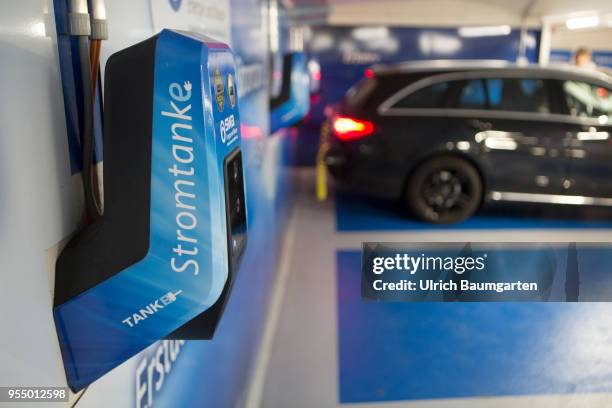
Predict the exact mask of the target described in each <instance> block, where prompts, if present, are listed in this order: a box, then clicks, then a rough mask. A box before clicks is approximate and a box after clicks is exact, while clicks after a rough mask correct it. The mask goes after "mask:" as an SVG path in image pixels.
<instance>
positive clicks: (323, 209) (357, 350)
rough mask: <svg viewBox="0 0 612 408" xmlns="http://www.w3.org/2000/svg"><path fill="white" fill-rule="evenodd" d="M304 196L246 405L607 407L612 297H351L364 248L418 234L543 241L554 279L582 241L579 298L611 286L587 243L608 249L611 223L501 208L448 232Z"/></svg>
mask: <svg viewBox="0 0 612 408" xmlns="http://www.w3.org/2000/svg"><path fill="white" fill-rule="evenodd" d="M302 178H303V179H302V180H301V182H300V183H299V185H300V186H313V185H314V177H313V174H311V173H309V172H307V171H305V172H304V173H303V174H302ZM302 190H303V191H301V192H300V193H299V196H298V199H297V203H296V207H295V210H294V211H295V212H294V214H293V216H292V220H293V221H292V224H291V226H290V227H289V231H288V237H287V240H286V242H287V243H286V247H285V250H284V255H283V259H281V263H280V264H281V266H280V270H279V277H278V282H279V283H278V285H277V287H275V289H274V293H273V295H272V301H271V310H272V312H271V316H272V317H271V318H270V319H268V322H267V323H266V324H267V326H266V328H265V332H264V340H263V343H264V346H263V349H264V350H265V352H264V353H261V356H260V357H261V358H260V361H259V362H258V367H259V369H260V370H261V372H263V373H264V374H263V375H262V377H263V379H262V380H261V390H260V392H256V393H255V395H259V396H260V397H259V402H260V404H259V405H254V406H262V407H266V408H277V407H278V408H285V407H292V408H311V407H317V408H340V407H343V408H347V407H349V408H400V407H401V408H432V407H435V408H485V407H486V408H490V407H496V408H510V407H513V408H514V407H535V408H552V407H555V408H556V407H566V406H571V407H573V408H578V407H580V408H599V407H609V406H612V303H514V304H510V303H469V304H468V303H452V304H450V303H446V304H443V303H410V304H409V303H384V302H373V301H365V300H361V297H360V249H361V245H362V242H363V241H380V242H388V241H407V242H419V241H420V240H426V241H427V242H432V241H440V242H444V241H447V242H448V241H455V242H457V241H461V242H463V241H469V240H472V241H479V242H508V241H515V242H551V243H552V244H551V248H553V249H554V250H555V251H556V252H557V253H558V254H559V256H558V257H557V259H558V260H557V265H556V270H557V271H562V272H563V271H565V270H566V268H565V264H564V262H565V259H566V258H565V257H564V256H563V254H564V253H566V251H567V245H566V244H565V245H564V244H563V243H565V242H573V241H579V242H585V244H584V245H585V247H588V251H592V253H591V254H590V255H589V256H588V257H583V258H579V261H580V267H584V268H588V269H589V270H597V273H592V274H590V276H589V277H588V279H587V277H584V279H581V281H580V282H581V292H580V293H581V296H582V295H584V296H587V297H588V293H590V292H589V291H597V290H600V289H601V288H602V287H604V286H605V287H606V288H608V290H609V285H600V284H598V282H599V280H601V279H603V280H605V279H608V277H609V276H610V274H609V271H608V270H606V269H603V268H601V266H602V265H605V264H609V261H604V260H603V259H604V258H606V257H610V256H612V255H610V253H609V252H608V251H602V250H601V248H599V244H592V243H593V242H606V241H609V237H610V236H612V221H607V220H606V219H605V217H599V218H591V219H590V220H589V221H582V220H581V219H580V218H579V217H575V218H574V219H573V220H571V221H566V222H562V221H559V220H558V219H555V218H554V217H549V218H546V219H545V220H544V221H538V220H537V219H536V218H535V217H533V218H528V217H526V216H525V213H523V216H521V215H520V214H519V215H515V214H514V213H513V212H512V211H511V210H507V209H506V210H499V211H498V212H497V213H495V215H491V213H490V212H488V211H487V212H484V213H483V214H481V215H480V216H479V217H478V218H476V219H474V220H470V221H467V222H466V223H464V224H463V225H460V226H456V227H454V229H453V232H452V234H451V233H449V232H447V231H448V230H447V229H445V228H442V227H432V226H427V225H423V224H420V223H417V222H415V221H411V220H410V219H409V218H404V217H403V216H402V215H401V213H398V212H395V209H394V208H392V205H391V207H390V204H388V203H387V204H384V203H376V202H371V201H366V202H363V201H359V200H353V199H351V197H350V196H347V195H339V196H337V197H335V196H334V195H333V194H332V195H331V197H330V199H329V200H328V201H325V202H323V203H319V202H317V201H316V199H315V198H314V192H313V191H312V189H309V188H305V187H303V188H302ZM379 204H380V205H379ZM541 211H546V210H541ZM549 212H550V211H549ZM591 216H593V214H591ZM487 217H489V218H487ZM609 219H610V220H612V217H610V218H609ZM501 221H503V222H501ZM504 223H505V224H504ZM504 225H505V226H506V227H505V228H504ZM543 225H544V226H545V227H546V228H544V227H543ZM555 242H557V243H559V244H554V243H555ZM586 242H590V244H586ZM555 245H558V247H555ZM555 248H556V249H555ZM608 280H609V279H608ZM559 282H561V283H559ZM559 282H556V283H555V284H559V285H561V287H559V288H557V289H558V290H560V291H561V292H563V291H564V289H563V288H564V283H563V282H564V281H563V279H562V278H560V280H559ZM266 339H267V340H266Z"/></svg>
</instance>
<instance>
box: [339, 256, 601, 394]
mask: <svg viewBox="0 0 612 408" xmlns="http://www.w3.org/2000/svg"><path fill="white" fill-rule="evenodd" d="M527 251H528V250H527ZM590 252H592V251H590ZM585 255H586V254H585ZM600 255H601V254H600ZM607 255H608V257H610V256H611V255H612V254H610V252H609V249H608V250H607ZM598 258H601V256H599V257H598ZM360 264H361V253H360V252H359V251H339V252H338V253H337V291H338V293H337V299H338V354H339V363H338V364H339V377H340V378H339V381H340V382H339V386H340V390H339V395H340V402H341V403H357V402H375V401H400V400H421V399H440V398H444V399H448V398H463V397H485V396H508V395H529V394H560V393H590V392H612V367H603V366H601V365H600V362H601V361H605V360H609V359H610V357H611V356H612V354H611V353H612V344H606V343H605V342H604V341H605V340H608V339H611V338H612V326H606V325H605V324H603V322H606V321H608V322H610V318H609V315H610V314H611V313H612V304H603V305H602V304H598V303H591V304H589V303H573V304H572V303H454V304H449V303H395V302H373V301H363V300H362V299H361V295H360V288H361V280H360ZM561 269H563V267H562V268H561ZM598 276H600V277H601V274H598ZM579 338H580V339H582V340H584V339H587V340H588V342H587V343H586V344H584V343H582V342H579V341H578V339H579ZM587 345H588V347H593V346H595V345H596V346H597V348H598V350H599V352H600V353H601V355H599V356H598V355H596V353H594V352H593V351H592V350H589V349H585V348H584V347H585V346H587Z"/></svg>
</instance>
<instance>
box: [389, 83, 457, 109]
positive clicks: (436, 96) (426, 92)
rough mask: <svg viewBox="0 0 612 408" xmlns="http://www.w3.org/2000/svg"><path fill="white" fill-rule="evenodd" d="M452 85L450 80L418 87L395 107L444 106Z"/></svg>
mask: <svg viewBox="0 0 612 408" xmlns="http://www.w3.org/2000/svg"><path fill="white" fill-rule="evenodd" d="M449 88H450V86H449V83H448V82H438V83H435V84H432V85H429V86H426V87H424V88H421V89H418V90H416V91H414V92H412V93H410V94H409V95H407V96H406V97H404V98H403V99H401V100H400V101H399V102H398V103H396V104H395V105H394V106H393V107H394V108H442V107H444V105H445V103H446V99H447V95H448V90H449Z"/></svg>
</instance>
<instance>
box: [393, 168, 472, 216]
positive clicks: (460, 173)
mask: <svg viewBox="0 0 612 408" xmlns="http://www.w3.org/2000/svg"><path fill="white" fill-rule="evenodd" d="M481 198H482V181H481V179H480V175H479V174H478V171H477V170H476V169H475V168H474V166H473V165H472V164H470V163H469V162H468V161H466V160H464V159H461V158H459V157H436V158H433V159H430V160H427V161H426V162H424V163H423V164H421V165H420V166H419V167H417V169H416V170H415V171H414V172H413V173H412V174H411V176H410V178H409V179H408V184H407V188H406V190H405V192H404V197H403V200H404V203H405V205H406V206H407V207H408V209H409V210H410V211H411V212H412V213H413V214H414V215H415V216H416V217H417V218H419V219H421V220H423V221H427V222H431V223H436V224H449V223H454V222H458V221H461V220H464V219H465V218H467V217H469V216H471V215H472V214H474V212H475V211H476V210H477V209H478V207H479V206H480V202H481Z"/></svg>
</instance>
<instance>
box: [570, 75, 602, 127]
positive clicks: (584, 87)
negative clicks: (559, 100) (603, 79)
mask: <svg viewBox="0 0 612 408" xmlns="http://www.w3.org/2000/svg"><path fill="white" fill-rule="evenodd" d="M563 92H564V94H565V101H566V103H567V107H568V109H569V113H570V115H572V116H578V117H588V118H598V119H600V118H601V120H605V122H607V121H608V117H609V116H610V115H612V90H610V89H608V88H605V87H602V86H599V85H594V84H589V83H586V82H579V81H564V82H563ZM604 118H605V119H604Z"/></svg>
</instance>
